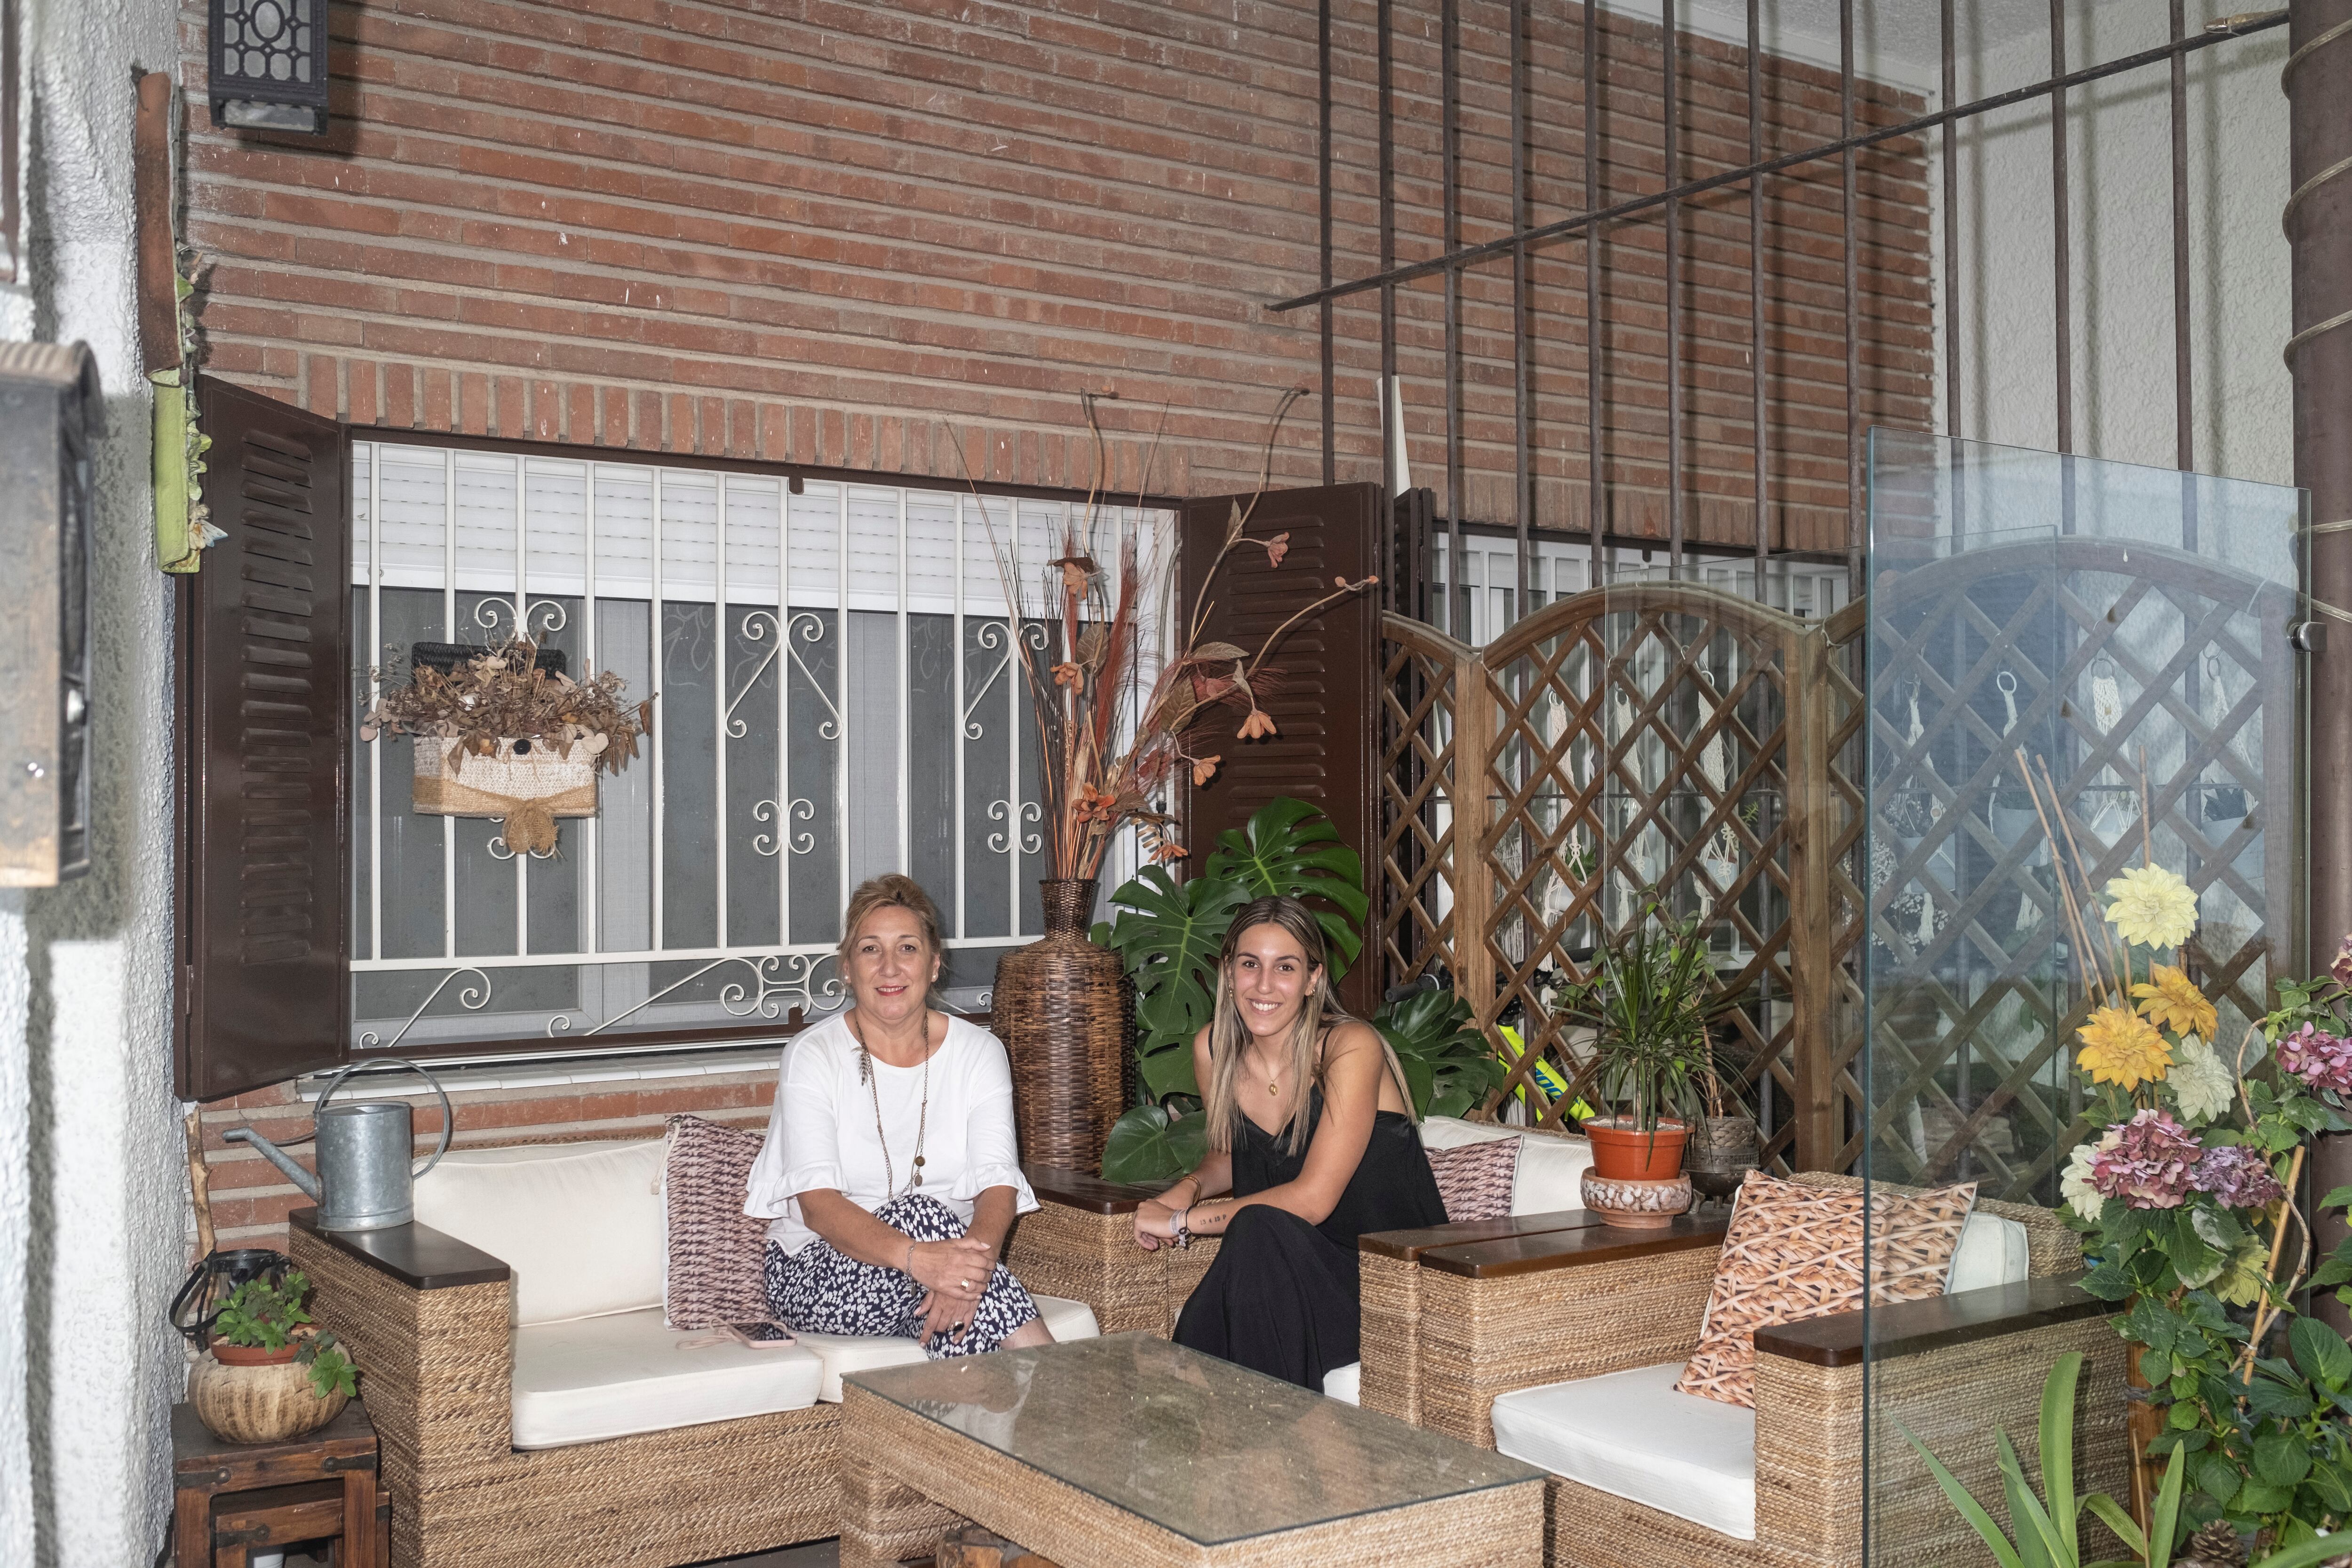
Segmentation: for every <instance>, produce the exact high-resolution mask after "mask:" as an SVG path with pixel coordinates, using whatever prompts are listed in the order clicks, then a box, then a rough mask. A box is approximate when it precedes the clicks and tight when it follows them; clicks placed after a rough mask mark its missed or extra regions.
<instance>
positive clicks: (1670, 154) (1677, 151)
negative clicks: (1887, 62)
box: [1519, 0, 1853, 582]
mask: <svg viewBox="0 0 2352 1568" xmlns="http://www.w3.org/2000/svg"><path fill="white" fill-rule="evenodd" d="M1660 3H1661V5H1663V7H1664V15H1663V16H1662V17H1661V18H1660V35H1659V45H1658V47H1659V50H1660V53H1659V58H1658V68H1659V69H1658V121H1659V130H1660V135H1661V139H1662V141H1663V142H1664V145H1663V146H1662V148H1661V149H1660V151H1661V153H1663V159H1662V162H1661V163H1660V165H1659V168H1660V174H1659V178H1660V179H1661V180H1662V181H1663V182H1664V185H1665V187H1666V190H1667V191H1668V193H1669V195H1667V197H1666V202H1665V210H1664V220H1665V230H1664V240H1665V245H1664V256H1663V258H1662V260H1663V262H1664V270H1665V284H1666V579H1667V581H1669V582H1672V581H1674V580H1675V579H1677V578H1679V577H1681V576H1682V574H1683V363H1682V362H1683V351H1682V341H1683V311H1682V296H1681V291H1680V287H1679V282H1680V280H1679V279H1677V277H1676V276H1675V271H1676V268H1677V265H1678V264H1679V262H1680V260H1681V250H1682V247H1681V245H1680V243H1679V241H1680V238H1681V235H1680V233H1679V230H1680V229H1681V227H1682V207H1681V204H1680V202H1679V201H1678V200H1677V198H1675V196H1674V195H1672V194H1671V193H1672V191H1673V190H1674V186H1675V175H1676V174H1678V173H1679V172H1680V170H1681V167H1682V163H1681V154H1682V136H1681V129H1682V128H1681V126H1680V125H1679V124H1678V123H1677V121H1679V119H1680V118H1681V113H1680V105H1679V104H1678V103H1677V101H1676V100H1677V98H1678V97H1679V96H1680V95H1679V93H1678V92H1677V90H1676V89H1678V88H1679V87H1680V86H1681V82H1680V77H1681V74H1682V67H1681V63H1680V61H1679V60H1677V59H1676V58H1675V57H1676V54H1677V53H1678V48H1677V46H1676V44H1675V40H1676V39H1677V38H1679V37H1681V36H1682V33H1681V29H1680V28H1678V27H1676V26H1675V9H1676V6H1677V4H1678V0H1660ZM1842 129H1843V131H1844V132H1851V131H1852V130H1853V125H1852V123H1851V122H1850V121H1849V122H1848V123H1847V124H1846V125H1845V126H1844V127H1843V128H1842ZM1526 248H1527V247H1525V246H1521V247H1519V249H1520V251H1521V252H1522V253H1524V252H1525V250H1526ZM1847 314H1848V319H1849V321H1850V320H1851V318H1852V310H1851V309H1849V310H1848V312H1847ZM1849 330H1851V329H1850V328H1849Z"/></svg>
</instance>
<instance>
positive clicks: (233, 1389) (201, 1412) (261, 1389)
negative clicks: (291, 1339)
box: [188, 1344, 351, 1443]
mask: <svg viewBox="0 0 2352 1568" xmlns="http://www.w3.org/2000/svg"><path fill="white" fill-rule="evenodd" d="M295 1349H296V1347H294V1346H292V1345H288V1346H286V1347H285V1348H284V1349H282V1350H275V1351H265V1350H256V1349H253V1348H251V1347H249V1346H245V1345H224V1344H215V1345H214V1346H213V1347H212V1348H211V1349H210V1350H209V1351H207V1352H205V1353H204V1354H203V1355H201V1356H198V1357H197V1358H196V1364H195V1365H194V1367H192V1368H190V1369H189V1372H188V1403H189V1404H191V1405H194V1406H195V1407H196V1418H197V1419H198V1420H200V1421H202V1422H203V1423H204V1424H205V1426H208V1427H210V1428H212V1431H213V1434H214V1436H217V1437H219V1438H221V1439H222V1440H224V1441H226V1442H230V1443H282V1442H285V1441H286V1440H288V1439H289V1438H292V1437H299V1436H302V1435H303V1434H304V1433H306V1432H315V1431H317V1430H318V1429H319V1428H320V1427H321V1426H325V1425H326V1424H327V1423H328V1422H330V1421H332V1420H333V1419H334V1418H335V1417H336V1416H338V1415H341V1414H342V1413H343V1406H344V1405H348V1404H350V1403H351V1398H350V1395H348V1394H328V1395H327V1396H326V1397H325V1398H323V1399H321V1398H320V1396H319V1395H318V1394H316V1393H314V1392H313V1391H312V1389H311V1387H310V1368H309V1367H307V1366H304V1365H302V1364H301V1363H299V1362H297V1361H296V1360H295V1359H294V1352H295ZM243 1356H252V1357H258V1358H261V1359H259V1360H255V1361H244V1360H231V1359H225V1357H228V1358H234V1357H243Z"/></svg>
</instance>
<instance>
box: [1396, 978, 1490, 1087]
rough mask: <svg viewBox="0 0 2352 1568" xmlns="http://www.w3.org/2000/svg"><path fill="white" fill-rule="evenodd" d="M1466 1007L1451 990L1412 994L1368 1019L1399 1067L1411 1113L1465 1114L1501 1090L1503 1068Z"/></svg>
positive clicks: (1469, 1008)
mask: <svg viewBox="0 0 2352 1568" xmlns="http://www.w3.org/2000/svg"><path fill="white" fill-rule="evenodd" d="M1474 1016H1475V1014H1474V1013H1473V1012H1472V1011H1471V1007H1470V1004H1469V1003H1467V1002H1465V1001H1464V1000H1463V999H1462V998H1461V997H1460V996H1458V995H1456V994H1454V993H1453V992H1451V991H1415V992H1413V993H1412V994H1410V995H1407V996H1405V997H1403V998H1402V999H1400V1000H1398V1001H1394V1002H1391V1003H1389V1004H1388V1005H1385V1006H1383V1007H1382V1008H1381V1010H1380V1011H1379V1012H1378V1013H1376V1014H1374V1015H1373V1016H1372V1026H1373V1027H1374V1028H1376V1029H1378V1030H1380V1032H1381V1037H1383V1038H1384V1039H1386V1040H1387V1041H1388V1043H1389V1047H1390V1048H1391V1050H1393V1051H1395V1052H1396V1054H1397V1063H1398V1065H1399V1066H1401V1067H1402V1068H1404V1076H1405V1087H1406V1088H1407V1089H1410V1090H1411V1091H1412V1106H1413V1110H1414V1111H1415V1112H1416V1113H1417V1114H1419V1115H1423V1116H1465V1115H1467V1114H1468V1113H1469V1112H1471V1111H1472V1110H1476V1109H1477V1108H1478V1106H1480V1105H1481V1104H1483V1103H1485V1101H1486V1097H1487V1096H1488V1095H1489V1094H1491V1093H1493V1092H1494V1091H1495V1090H1496V1089H1500V1088H1502V1087H1503V1079H1504V1077H1505V1069H1504V1067H1503V1064H1502V1063H1501V1062H1500V1061H1497V1060H1496V1058H1495V1053H1494V1052H1493V1051H1492V1050H1491V1049H1489V1048H1488V1047H1487V1045H1486V1036H1484V1035H1482V1034H1480V1033H1479V1032H1478V1031H1477V1029H1476V1028H1475V1026H1473V1025H1472V1022H1471V1020H1472V1018H1473V1017H1474Z"/></svg>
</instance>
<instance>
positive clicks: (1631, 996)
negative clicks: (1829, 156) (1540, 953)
mask: <svg viewBox="0 0 2352 1568" xmlns="http://www.w3.org/2000/svg"><path fill="white" fill-rule="evenodd" d="M1738 1000H1739V994H1738V991H1737V990H1736V989H1735V988H1733V987H1729V986H1727V985H1725V984H1722V983H1721V982H1720V981H1719V980H1718V979H1717V976H1716V973H1715V960H1714V955H1713V954H1712V953H1711V952H1709V950H1708V945H1707V940H1706V926H1705V923H1704V922H1703V921H1699V920H1698V919H1696V917H1693V918H1688V919H1677V918H1676V917H1675V916H1674V915H1672V914H1670V913H1669V912H1668V911H1667V910H1666V909H1665V907H1664V904H1663V903H1662V902H1661V901H1660V900H1659V898H1658V896H1657V894H1656V893H1655V892H1654V891H1652V892H1649V893H1646V894H1644V895H1643V900H1642V903H1641V907H1640V910H1638V912H1637V913H1636V914H1635V916H1634V919H1633V923H1632V924H1631V925H1630V926H1628V927H1627V928H1626V929H1625V930H1624V931H1622V932H1620V933H1619V934H1618V936H1617V937H1616V938H1615V939H1614V940H1613V941H1612V942H1609V943H1608V944H1607V945H1606V946H1604V947H1602V948H1601V950H1600V951H1599V952H1596V953H1595V954H1594V955H1593V959H1592V963H1591V966H1590V967H1589V968H1588V969H1586V971H1585V973H1583V975H1582V976H1580V978H1578V979H1575V980H1571V981H1570V982H1569V983H1568V984H1566V985H1565V986H1563V987H1562V988H1561V990H1560V993H1559V998H1558V1000H1557V1001H1556V1002H1555V1004H1554V1011H1555V1012H1556V1013H1557V1015H1558V1016H1559V1020H1560V1022H1561V1023H1562V1024H1564V1025H1567V1026H1570V1027H1579V1028H1584V1029H1588V1030H1590V1031H1591V1040H1592V1046H1591V1048H1592V1051H1593V1054H1594V1057H1595V1058H1596V1059H1597V1061H1598V1064H1599V1067H1600V1071H1599V1073H1598V1075H1597V1076H1596V1079H1595V1080H1594V1083H1593V1094H1594V1097H1595V1098H1597V1099H1599V1100H1601V1101H1602V1102H1603V1103H1604V1104H1605V1105H1607V1106H1608V1107H1609V1108H1610V1109H1609V1110H1608V1111H1607V1112H1605V1113H1603V1114H1600V1115H1596V1116H1591V1117H1588V1118H1587V1119H1586V1120H1585V1121H1584V1132H1585V1136H1586V1137H1588V1138H1590V1139H1591V1142H1592V1166H1591V1169H1590V1170H1589V1171H1587V1172H1586V1173H1585V1176H1584V1203H1585V1206H1586V1207H1587V1208H1590V1209H1591V1210H1592V1211H1593V1212H1594V1213H1596V1214H1598V1215H1601V1217H1602V1218H1603V1219H1604V1220H1605V1221H1607V1222H1608V1223H1609V1224H1611V1225H1619V1226H1634V1227H1637V1228H1654V1227H1663V1226H1666V1225H1667V1224H1669V1223H1671V1222H1672V1220H1673V1219H1674V1217H1675V1215H1679V1214H1681V1213H1683V1212H1684V1211H1685V1209H1687V1208H1689V1207H1690V1203H1691V1181H1690V1178H1689V1176H1687V1175H1685V1173H1684V1172H1683V1154H1684V1150H1685V1146H1686V1145H1687V1143H1688V1142H1689V1140H1690V1133H1691V1127H1692V1123H1693V1121H1695V1120H1696V1118H1697V1117H1698V1116H1699V1114H1700V1113H1701V1112H1702V1111H1704V1110H1706V1109H1708V1098H1709V1097H1708V1091H1709V1089H1710V1086H1712V1085H1714V1084H1715V1082H1716V1077H1715V1070H1716V1069H1715V1047H1714V1038H1713V1034H1714V1028H1715V1025H1716V1023H1717V1020H1718V1019H1720V1018H1721V1017H1722V1016H1724V1015H1725V1014H1726V1013H1727V1012H1729V1011H1730V1010H1731V1008H1732V1007H1733V1006H1735V1005H1737V1004H1738ZM1717 1092H1718V1094H1719V1091H1717Z"/></svg>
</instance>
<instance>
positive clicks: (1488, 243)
mask: <svg viewBox="0 0 2352 1568" xmlns="http://www.w3.org/2000/svg"><path fill="white" fill-rule="evenodd" d="M2283 26H2286V13H2285V12H2284V11H2274V12H2266V13H2263V14H2261V15H2257V16H2249V17H2247V18H2245V19H2243V20H2242V21H2235V22H2232V23H2231V25H2230V26H2217V27H2215V28H2213V29H2211V30H2210V31H2208V32H2204V33H2200V34H2197V35H2195V36H2194V37H2187V38H2182V39H2180V40H2179V41H2178V42H2176V43H2170V44H2160V45H2158V46H2156V47H2152V48H2147V49H2142V50H2141V51H2139V52H2138V53H2137V54H2134V55H2126V56H2123V57H2121V58H2116V59H2112V60H2108V61H2106V62H2105V63H2104V64H2100V65H2095V66H2084V67H2082V68H2078V69H2075V70H2072V71H2069V72H2067V73H2066V75H2065V76H2064V78H2063V79H2060V80H2058V81H2042V82H2036V83H2033V84H2032V86H2029V87H2020V88H2012V89H2009V90H2007V91H2004V92H1997V93H1994V94H1992V95H1991V96H1990V97H1988V98H1979V99H1977V100H1973V101H1971V102H1969V103H1964V104H1960V105H1958V107H1956V108H1951V109H1939V110H1935V111H1934V112H1932V113H1928V114H1922V115H1918V116H1916V117H1914V118H1912V119H1909V120H1905V121H1898V122H1897V123H1895V124H1893V125H1883V126H1879V127H1877V128H1876V129H1874V130H1870V131H1857V132H1853V133H1852V134H1850V135H1845V136H1842V137H1840V138H1839V139H1838V140H1837V141H1835V142H1821V143H1818V144H1816V145H1814V146H1811V147H1806V148H1801V149H1800V150H1799V151H1797V152H1794V153H1781V154H1780V155H1779V156H1777V157H1772V158H1767V159H1764V160H1762V161H1761V162H1759V163H1749V164H1748V165H1747V166H1745V167H1743V168H1738V169H1726V170H1724V171H1723V172H1722V173H1720V174H1708V175H1706V176H1705V177H1703V178H1700V179H1696V180H1685V181H1684V182H1683V183H1682V184H1679V185H1676V186H1674V187H1672V188H1671V189H1669V190H1661V191H1653V192H1651V193H1650V194H1649V195H1643V196H1632V197H1628V198H1627V199H1626V200H1624V201H1622V202H1618V203H1616V204H1614V205H1611V206H1608V207H1604V208H1601V209H1600V210H1598V211H1587V212H1582V213H1579V214H1577V215H1576V216H1573V217H1565V218H1561V219H1559V220H1558V221H1557V222H1554V223H1548V224H1544V225H1542V226H1538V227H1536V228H1531V229H1528V230H1526V231H1524V232H1522V233H1519V234H1513V235H1505V236H1503V237H1500V238H1497V239H1490V240H1484V241H1481V242H1480V243H1479V244H1476V245H1471V246H1464V247H1460V248H1458V249H1454V250H1449V251H1448V252H1447V253H1446V254H1444V255H1443V256H1433V257H1431V258H1429V259H1428V260H1426V261H1416V262H1412V263H1411V264H1409V265H1407V266H1403V267H1398V266H1394V265H1388V266H1384V267H1382V268H1381V270H1380V271H1378V272H1376V273H1373V274H1371V275H1370V276H1369V277H1363V278H1351V279H1348V280H1347V281H1345V282H1341V283H1334V284H1333V285H1331V287H1330V288H1329V289H1317V290H1315V291H1314V292H1312V293H1307V294H1300V295H1297V296H1295V297H1293V298H1291V299H1287V300H1277V301H1276V302H1275V303H1273V304H1271V305H1268V306H1267V307H1266V309H1267V310H1300V309H1303V308H1304V307H1306V306H1308V305H1313V304H1318V303H1320V302H1321V301H1322V300H1325V299H1326V298H1328V299H1333V300H1341V299H1345V298H1347V297H1348V296H1349V295H1350V294H1361V293H1364V292H1366V291H1367V290H1369V289H1394V288H1396V287H1398V286H1400V285H1402V284H1406V283H1411V282H1413V281H1416V280H1417V279H1423V278H1433V277H1435V276H1436V275H1437V274H1438V273H1441V272H1445V271H1455V270H1459V269H1461V268H1465V267H1475V266H1476V265H1478V264H1479V263H1481V262H1485V261H1492V260H1495V259H1496V258H1501V257H1504V256H1507V255H1509V254H1510V252H1511V249H1512V247H1515V246H1519V245H1528V246H1537V245H1544V244H1548V243H1549V242H1550V241H1552V240H1556V239H1564V238H1567V237H1570V236H1572V235H1576V234H1580V233H1582V232H1583V231H1584V230H1586V229H1588V228H1591V227H1592V226H1595V225H1597V224H1609V223H1614V222H1616V221H1618V220H1619V219H1621V218H1626V217H1631V216H1635V215H1637V214H1640V213H1643V212H1647V211H1649V210H1651V209H1652V208H1654V207H1658V206H1661V205H1664V203H1665V201H1666V199H1667V197H1669V196H1672V197H1674V198H1675V199H1676V200H1678V201H1687V200H1689V199H1690V198H1691V197H1693V196H1697V195H1706V193H1707V192H1709V191H1718V190H1721V189H1723V188H1724V187H1726V186H1727V185H1737V184H1742V183H1743V182H1745V181H1748V180H1750V179H1753V178H1754V177H1755V176H1757V175H1759V174H1780V173H1782V172H1783V171H1785V170H1789V169H1793V168H1797V167H1799V166H1800V165H1802V164H1805V163H1819V162H1822V160H1824V159H1828V158H1835V157H1839V156H1841V155H1842V154H1843V153H1850V152H1860V151H1862V150H1864V149H1865V148H1869V147H1874V146H1876V145H1878V144H1879V143H1880V142H1893V141H1898V140H1900V139H1901V138H1903V137H1906V136H1916V135H1917V134H1918V133H1919V132H1923V131H1932V130H1935V129H1936V128H1937V127H1938V126H1941V125H1948V124H1951V123H1953V122H1955V121H1962V120H1973V119H1976V118H1978V117H1979V116H1981V115H1985V114H1989V113H1990V112H1992V111H1993V110H1997V109H2006V108H2008V107H2010V106H2011V105H2012V104H2017V103H2025V102H2030V101H2031V100H2034V99H2037V98H2047V97H2049V96H2050V95H2051V93H2052V91H2053V89H2061V88H2077V87H2082V86H2084V85H2085V84H2087V83H2090V82H2095V81H2104V80H2105V79H2107V78H2109V77H2113V76H2123V75H2126V74H2127V73H2129V72H2131V71H2135V70H2139V69H2141V68H2145V67H2147V66H2152V65H2160V64H2162V63H2164V62H2165V61H2167V60H2168V59H2170V58H2173V57H2174V56H2176V55H2187V54H2194V53H2196V52H2197V51H2198V50H2200V49H2208V48H2211V47H2215V46H2216V45H2220V44H2224V43H2227V42H2229V41H2230V40H2231V39H2233V38H2243V37H2251V36H2252V35H2253V34H2256V33H2263V32H2267V31H2269V30H2270V29H2271V28H2273V27H2283ZM1389 183H1390V182H1389V181H1388V180H1386V179H1384V180H1383V183H1382V189H1383V191H1384V192H1385V191H1386V190H1387V188H1388V185H1389ZM1385 199H1386V198H1384V200H1385Z"/></svg>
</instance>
